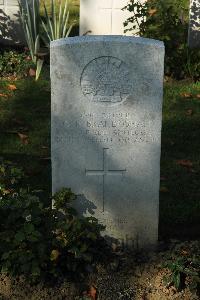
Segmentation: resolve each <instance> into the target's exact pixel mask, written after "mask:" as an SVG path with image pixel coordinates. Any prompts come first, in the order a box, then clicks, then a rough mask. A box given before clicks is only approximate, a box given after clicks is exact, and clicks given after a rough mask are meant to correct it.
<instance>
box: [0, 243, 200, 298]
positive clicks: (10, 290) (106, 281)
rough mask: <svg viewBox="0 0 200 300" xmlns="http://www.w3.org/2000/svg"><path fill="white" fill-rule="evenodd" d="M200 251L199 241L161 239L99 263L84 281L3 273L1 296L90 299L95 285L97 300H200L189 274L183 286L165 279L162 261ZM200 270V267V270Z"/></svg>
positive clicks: (116, 254)
mask: <svg viewBox="0 0 200 300" xmlns="http://www.w3.org/2000/svg"><path fill="white" fill-rule="evenodd" d="M197 252H198V253H200V241H188V242H180V241H177V240H171V241H170V242H169V243H159V246H158V249H157V250H156V251H152V252H147V251H140V252H129V253H120V252H118V253H115V255H114V258H112V259H111V260H110V261H109V263H107V264H106V265H101V264H99V265H97V266H96V271H95V272H91V273H90V274H89V275H87V277H85V279H84V280H83V282H82V283H80V282H70V281H68V280H66V279H65V280H63V281H62V282H61V283H60V284H57V285H56V286H52V285H51V286H48V285H47V284H44V283H40V284H37V285H31V284H28V283H27V281H26V280H25V279H23V278H11V277H9V276H6V275H1V277H0V299H1V300H21V299H23V300H26V299H27V300H28V299H29V300H47V299H48V300H51V299H55V300H59V299H60V300H61V299H63V300H64V299H65V300H72V299H74V300H75V299H76V300H87V299H88V300H89V299H95V298H91V296H90V297H89V294H88V293H87V288H88V289H89V288H91V287H94V290H95V292H96V300H129V299H133V300H172V299H173V300H174V299H177V300H198V299H200V297H199V295H197V290H193V291H190V289H189V283H190V278H189V277H188V278H186V280H185V285H184V287H183V288H182V289H180V290H177V289H176V288H175V287H174V286H173V285H168V286H166V284H165V283H164V279H163V278H164V277H165V276H168V275H170V271H169V270H168V269H167V268H164V266H163V264H164V263H165V262H166V260H167V259H168V258H169V257H170V258H173V257H175V258H176V257H180V256H181V255H186V256H187V255H189V256H190V255H192V254H194V253H195V254H197ZM199 273H200V270H199Z"/></svg>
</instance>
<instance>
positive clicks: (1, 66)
mask: <svg viewBox="0 0 200 300" xmlns="http://www.w3.org/2000/svg"><path fill="white" fill-rule="evenodd" d="M31 66H32V62H30V60H29V58H28V55H27V54H26V53H18V52H17V51H15V50H10V51H4V52H3V53H2V54H0V77H4V76H17V77H23V76H26V74H27V71H28V69H29V68H30V67H31Z"/></svg>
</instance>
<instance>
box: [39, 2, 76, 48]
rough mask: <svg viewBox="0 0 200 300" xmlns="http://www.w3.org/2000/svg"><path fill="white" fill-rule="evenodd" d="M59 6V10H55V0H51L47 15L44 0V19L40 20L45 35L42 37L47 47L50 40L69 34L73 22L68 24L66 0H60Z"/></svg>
mask: <svg viewBox="0 0 200 300" xmlns="http://www.w3.org/2000/svg"><path fill="white" fill-rule="evenodd" d="M59 6H60V7H59V11H58V12H57V5H56V1H55V0H51V12H50V16H49V14H48V12H47V7H46V4H45V1H44V12H45V20H44V21H42V25H43V29H44V32H45V35H44V37H43V38H44V41H45V43H46V45H47V46H48V47H49V45H50V42H51V41H53V40H57V39H60V38H65V37H67V36H69V34H70V32H71V30H72V27H73V24H71V25H70V24H69V9H68V0H64V1H63V0H61V2H60V3H59Z"/></svg>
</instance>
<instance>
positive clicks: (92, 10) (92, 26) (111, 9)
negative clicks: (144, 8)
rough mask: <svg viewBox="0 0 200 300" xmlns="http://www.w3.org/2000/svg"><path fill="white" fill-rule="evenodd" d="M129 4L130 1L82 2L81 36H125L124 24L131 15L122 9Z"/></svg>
mask: <svg viewBox="0 0 200 300" xmlns="http://www.w3.org/2000/svg"><path fill="white" fill-rule="evenodd" d="M128 2H129V1H128V0H80V35H83V34H85V33H87V34H92V35H125V33H124V26H123V23H124V21H126V20H127V19H128V18H129V17H130V16H131V13H130V12H128V11H127V10H122V8H123V7H125V6H126V5H127V3H128ZM141 2H145V0H141ZM90 31H91V32H90ZM126 35H130V33H127V34H126Z"/></svg>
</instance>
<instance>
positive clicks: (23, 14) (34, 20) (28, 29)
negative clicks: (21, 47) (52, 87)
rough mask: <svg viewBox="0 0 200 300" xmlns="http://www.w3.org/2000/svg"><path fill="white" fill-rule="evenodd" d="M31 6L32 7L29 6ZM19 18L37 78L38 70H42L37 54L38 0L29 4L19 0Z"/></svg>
mask: <svg viewBox="0 0 200 300" xmlns="http://www.w3.org/2000/svg"><path fill="white" fill-rule="evenodd" d="M31 6H32V7H31ZM19 7H20V18H21V21H22V25H23V29H24V33H25V38H26V42H27V45H28V48H29V50H30V54H31V58H32V61H33V62H34V64H35V65H36V76H35V79H36V80H38V78H39V76H40V72H41V70H42V65H43V59H42V58H41V57H40V56H39V53H40V39H41V37H40V24H41V18H40V8H39V1H38V0H32V3H31V4H30V3H29V2H28V0H25V6H24V5H23V4H22V3H21V0H20V2H19Z"/></svg>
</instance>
